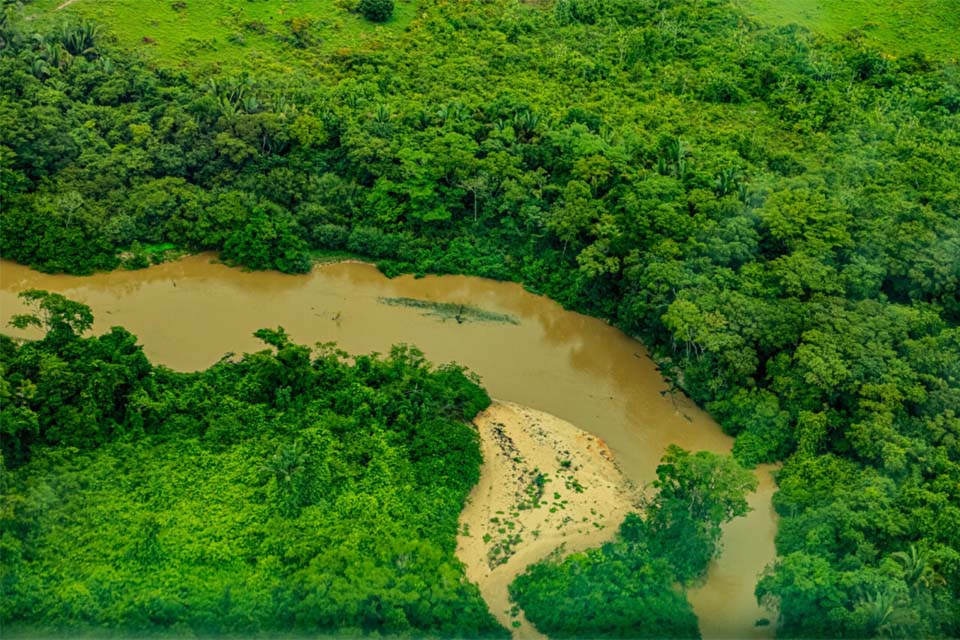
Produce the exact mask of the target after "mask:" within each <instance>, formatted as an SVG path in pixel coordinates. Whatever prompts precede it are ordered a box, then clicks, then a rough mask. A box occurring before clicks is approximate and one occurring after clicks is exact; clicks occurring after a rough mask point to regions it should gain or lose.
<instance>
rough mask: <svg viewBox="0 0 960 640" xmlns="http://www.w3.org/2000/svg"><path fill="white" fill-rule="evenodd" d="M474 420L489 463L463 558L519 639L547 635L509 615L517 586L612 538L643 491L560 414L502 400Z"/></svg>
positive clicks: (469, 513) (473, 497)
mask: <svg viewBox="0 0 960 640" xmlns="http://www.w3.org/2000/svg"><path fill="white" fill-rule="evenodd" d="M474 422H475V424H476V425H477V429H478V430H479V433H480V438H481V449H482V451H483V460H484V462H483V466H482V467H481V471H480V474H481V475H480V482H478V483H477V486H476V487H474V489H473V491H472V492H471V494H470V498H469V500H468V503H467V506H466V508H464V510H463V513H462V514H461V516H460V530H461V535H460V538H459V541H458V546H457V555H458V556H459V557H460V559H461V560H462V561H463V562H464V564H465V565H466V568H467V569H466V573H467V577H468V578H469V579H470V580H472V581H474V582H476V583H477V584H478V585H479V586H480V592H481V593H482V594H483V597H484V599H485V600H486V601H487V604H488V605H489V606H490V610H491V612H493V614H494V615H495V616H496V617H497V619H498V620H499V621H500V622H501V623H502V624H503V625H504V626H506V627H507V628H508V629H511V628H512V629H513V631H514V637H522V638H542V637H543V636H542V635H540V634H538V633H537V631H536V629H535V628H534V627H533V626H532V625H530V624H529V623H528V622H527V621H526V619H525V618H524V617H523V613H522V612H519V613H518V614H517V615H511V603H510V601H509V593H508V591H507V588H508V586H509V585H510V583H511V582H512V581H513V579H514V578H515V577H516V576H517V575H519V574H520V573H522V572H523V570H524V569H526V567H527V566H528V565H530V564H534V563H536V562H537V561H539V560H541V559H543V558H544V557H546V556H547V555H549V554H550V553H551V552H552V551H554V550H555V549H557V548H558V547H559V546H560V545H564V550H565V551H566V552H573V551H579V550H582V549H586V548H589V547H594V546H598V545H600V544H602V543H603V542H605V541H607V540H609V539H610V538H612V537H613V535H614V534H615V533H616V531H617V528H618V527H619V525H620V523H621V521H622V520H623V518H624V517H625V516H626V514H627V513H628V512H629V511H631V510H632V509H633V508H634V505H635V503H636V502H637V500H638V499H639V496H640V493H639V492H638V491H637V490H636V489H635V488H634V487H633V486H632V485H631V484H630V483H629V482H628V481H627V480H626V479H625V478H624V477H623V475H622V474H621V473H620V470H619V469H618V468H617V466H616V464H615V463H614V461H613V455H612V454H611V453H610V450H609V449H608V448H607V446H606V444H604V442H603V441H602V440H600V439H599V438H597V437H595V436H593V435H590V434H589V433H586V432H584V431H582V430H580V429H578V428H577V427H575V426H573V425H572V424H570V423H569V422H566V421H564V420H561V419H559V418H557V417H555V416H552V415H550V414H547V413H543V412H540V411H535V410H533V409H528V408H526V407H521V406H519V405H515V404H511V403H506V402H494V404H492V405H491V406H490V408H489V409H487V410H486V411H484V412H483V413H482V414H480V415H479V416H477V418H476V420H475V421H474ZM514 622H519V623H520V626H519V627H514V626H513V623H514Z"/></svg>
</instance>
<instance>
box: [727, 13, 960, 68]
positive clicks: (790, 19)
mask: <svg viewBox="0 0 960 640" xmlns="http://www.w3.org/2000/svg"><path fill="white" fill-rule="evenodd" d="M742 4H743V7H744V9H745V10H746V12H747V13H748V14H750V15H752V16H754V17H756V18H758V19H760V20H761V21H762V22H765V23H768V24H792V23H796V24H800V25H803V26H805V27H809V28H810V29H813V30H814V31H818V32H820V33H823V34H826V35H829V36H842V35H845V34H847V33H849V32H850V31H852V30H853V29H858V30H859V31H861V32H862V33H863V35H864V38H865V41H866V42H867V43H868V44H872V45H875V46H877V47H879V48H880V49H882V50H883V51H884V52H886V53H888V54H890V55H895V56H902V55H906V54H909V53H912V52H914V51H921V52H923V53H926V54H927V55H930V56H933V57H937V58H941V59H946V60H954V61H956V60H957V59H958V57H960V3H958V2H957V0H742Z"/></svg>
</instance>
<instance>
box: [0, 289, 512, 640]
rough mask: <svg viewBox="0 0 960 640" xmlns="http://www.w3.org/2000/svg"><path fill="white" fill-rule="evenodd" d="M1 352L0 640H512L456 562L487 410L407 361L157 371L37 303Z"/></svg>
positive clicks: (259, 359)
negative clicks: (27, 337) (18, 638)
mask: <svg viewBox="0 0 960 640" xmlns="http://www.w3.org/2000/svg"><path fill="white" fill-rule="evenodd" d="M27 297H28V299H29V300H31V301H32V302H33V303H35V305H36V308H37V313H36V314H33V315H30V316H21V317H20V318H18V319H17V320H19V322H20V323H21V324H26V323H35V324H41V325H42V326H43V328H44V329H45V337H44V338H43V339H42V340H38V341H34V342H24V343H17V342H14V341H13V340H11V339H10V338H8V337H5V336H0V356H2V359H0V372H2V378H0V400H2V415H0V418H2V425H3V427H2V431H0V444H2V452H3V462H4V468H3V469H2V473H3V482H2V488H3V500H2V502H0V554H2V557H3V562H2V563H0V585H2V594H3V597H2V598H0V624H3V626H4V629H5V633H6V632H7V631H11V632H13V631H17V630H18V628H19V627H21V626H26V628H27V629H28V630H30V632H31V633H37V632H41V631H42V632H47V633H49V632H56V631H70V632H71V633H77V632H81V631H85V630H89V631H95V630H98V629H99V630H103V629H111V630H113V631H121V632H128V633H129V632H137V633H143V632H151V631H157V632H159V631H163V630H169V631H173V632H176V633H177V634H184V633H195V634H211V633H215V634H219V633H230V632H234V633H236V632H242V633H245V634H250V633H254V632H260V631H274V632H275V631H287V632H289V631H303V632H310V633H316V632H318V631H329V632H341V633H346V634H347V635H356V634H359V633H371V632H381V633H388V634H409V633H411V632H413V631H416V632H417V634H418V635H423V634H426V635H431V636H441V637H476V636H496V637H504V636H506V635H507V633H506V631H505V630H504V629H503V628H502V627H500V626H499V625H498V624H497V623H496V621H495V620H494V619H493V618H492V616H491V615H490V613H489V611H488V610H487V605H486V603H485V602H484V601H483V600H482V599H481V597H480V593H479V591H478V590H477V587H476V586H475V585H473V584H471V583H469V582H468V581H467V580H466V578H465V576H464V573H463V566H462V564H461V563H460V561H459V560H457V559H456V557H455V556H454V553H453V552H454V548H455V546H456V533H457V518H458V517H459V515H460V511H461V510H462V508H463V503H464V500H465V499H466V495H467V493H468V492H469V490H470V488H471V487H472V486H473V485H474V484H475V483H476V481H477V478H478V475H479V471H478V469H479V465H480V451H479V447H478V444H477V434H476V432H475V431H474V429H473V428H472V427H471V426H470V425H469V424H467V423H466V422H465V421H467V420H469V419H471V418H472V417H473V416H474V415H475V414H476V413H477V412H478V411H480V410H481V409H483V408H485V407H486V406H487V405H488V404H489V402H490V400H489V398H488V397H487V395H486V393H485V392H484V391H483V389H482V388H480V387H479V386H478V385H477V384H476V383H475V382H474V381H473V380H472V379H471V378H470V377H469V376H467V375H465V374H464V372H463V371H462V370H461V369H460V368H458V367H456V366H452V365H451V366H446V367H441V368H438V369H433V368H431V367H430V366H429V365H428V364H427V363H426V362H425V361H424V359H423V354H421V353H420V352H418V351H417V350H415V349H413V348H408V347H395V348H394V349H393V350H392V351H391V353H390V354H389V355H388V356H386V357H377V356H356V357H353V358H347V357H346V354H344V353H342V352H339V351H337V350H335V349H333V348H332V347H331V346H330V345H320V346H319V347H318V348H317V349H315V350H311V349H309V348H307V347H304V346H300V345H297V344H293V343H291V342H290V340H289V339H288V337H287V336H286V334H285V333H284V331H283V330H282V329H278V330H267V329H263V330H260V331H258V332H257V336H258V337H259V338H261V339H262V340H263V341H264V342H265V343H266V344H267V345H268V346H269V347H270V348H269V349H267V350H265V351H261V352H258V353H252V354H246V355H244V356H242V357H240V358H235V359H226V358H225V359H224V360H222V361H221V362H219V363H217V364H216V365H214V366H212V367H211V368H209V369H207V370H206V371H202V372H198V373H191V374H185V373H176V372H173V371H170V370H169V369H165V368H163V367H154V366H153V365H151V363H150V362H149V361H148V360H147V358H146V357H145V356H144V354H143V352H142V350H141V349H140V347H139V346H138V345H137V343H136V337H135V336H133V335H131V334H130V333H128V332H127V331H125V330H123V329H122V328H117V327H115V328H114V329H112V330H111V331H110V332H109V333H106V334H104V335H102V336H99V337H92V338H85V337H82V334H83V333H84V331H86V330H87V329H88V328H89V327H90V325H91V323H92V320H93V317H92V314H91V313H90V309H89V308H87V307H85V306H84V305H81V304H79V303H75V302H71V301H69V300H66V299H65V298H63V297H62V296H60V295H58V294H48V293H45V292H30V293H29V294H28V296H27Z"/></svg>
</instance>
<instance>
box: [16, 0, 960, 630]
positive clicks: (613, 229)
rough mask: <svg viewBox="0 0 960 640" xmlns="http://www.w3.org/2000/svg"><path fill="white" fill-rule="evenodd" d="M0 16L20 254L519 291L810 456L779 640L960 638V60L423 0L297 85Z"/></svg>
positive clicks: (748, 31)
mask: <svg viewBox="0 0 960 640" xmlns="http://www.w3.org/2000/svg"><path fill="white" fill-rule="evenodd" d="M171 10H172V9H171ZM2 20H3V22H2V24H0V46H2V47H3V49H2V52H0V131H2V140H0V182H2V187H0V201H2V202H3V217H2V222H0V252H2V254H3V256H5V257H7V258H12V259H15V260H17V261H19V262H23V263H25V264H29V265H32V266H34V267H36V268H39V269H43V270H47V271H67V272H72V273H88V272H90V271H92V270H97V269H111V268H115V267H118V266H125V267H130V268H135V267H139V266H144V265H146V264H148V263H149V261H150V259H151V258H152V257H154V256H157V255H158V253H156V252H155V251H154V250H155V249H156V248H157V247H158V246H163V245H164V243H168V244H170V245H174V246H176V247H179V248H181V249H186V250H199V249H217V250H220V251H221V252H222V254H221V255H222V256H223V258H224V259H225V260H227V261H230V262H233V263H236V264H239V265H245V266H247V267H251V268H256V269H264V268H277V269H280V270H283V271H290V272H301V271H305V270H307V269H309V268H310V264H311V252H316V251H348V252H351V253H353V254H357V255H361V256H365V257H367V258H371V259H375V260H377V261H378V263H379V264H380V265H381V267H382V268H383V269H384V270H385V271H386V272H387V273H400V272H436V273H447V272H464V273H471V274H476V275H484V276H490V277H494V278H500V279H514V280H518V281H522V282H524V283H525V284H526V285H527V286H528V287H531V288H533V289H535V290H538V291H540V292H543V293H545V294H547V295H549V296H551V297H552V298H554V299H556V300H558V301H559V302H561V303H563V304H565V305H567V306H570V307H573V308H576V309H579V310H582V311H585V312H588V313H591V314H594V315H599V316H602V317H605V318H608V319H610V320H611V321H613V322H616V323H617V324H618V325H619V326H621V327H623V328H624V330H625V331H627V332H628V333H631V334H633V335H636V336H638V337H641V338H642V339H643V340H644V341H645V342H646V343H647V344H648V345H650V347H651V349H652V350H653V351H654V353H655V355H656V356H657V357H658V358H659V359H660V360H661V362H662V363H663V369H664V371H665V372H666V373H667V374H668V375H669V376H671V377H672V378H673V379H674V380H675V381H676V383H677V384H678V385H679V386H681V387H682V388H683V389H684V390H686V391H687V392H688V393H689V394H690V395H691V397H693V398H694V399H695V400H696V401H697V402H698V403H699V404H701V405H703V406H705V407H706V408H707V409H708V410H709V411H710V412H711V413H712V414H713V415H714V416H716V417H717V419H718V420H719V421H720V423H721V424H722V425H723V427H724V429H725V430H727V431H728V432H729V433H730V434H732V435H735V436H736V444H735V450H734V451H735V454H736V456H737V457H738V458H739V460H740V461H741V462H744V463H747V464H752V463H757V462H762V461H773V460H782V461H783V462H784V464H783V468H782V471H781V472H780V473H779V477H778V482H779V492H778V494H777V495H776V498H775V505H776V507H777V510H778V512H779V514H780V516H781V519H780V532H779V535H778V537H777V548H778V552H779V555H780V560H779V561H778V562H777V563H776V565H775V566H773V567H771V568H770V570H769V572H768V573H767V575H765V576H764V577H763V578H762V579H761V580H760V582H759V584H758V587H757V594H758V597H760V598H762V599H764V600H765V601H769V602H771V603H777V604H779V611H780V618H779V620H778V633H779V635H780V636H782V637H790V636H818V637H819V636H870V635H874V634H887V635H897V636H906V637H917V636H958V635H960V605H958V604H957V603H958V602H960V328H958V322H960V113H958V112H960V73H958V71H957V67H956V65H955V64H950V63H947V62H942V61H938V60H936V59H932V58H929V57H927V56H926V55H924V54H922V53H915V54H909V55H903V56H900V57H893V56H891V55H888V54H886V53H883V52H881V51H878V50H876V49H873V48H871V47H870V46H869V45H868V44H866V43H865V42H864V41H863V39H861V38H858V37H857V35H856V34H850V35H849V37H846V38H837V39H824V38H821V37H819V36H816V35H815V34H813V33H811V32H809V31H807V30H805V29H802V28H798V27H794V26H787V27H777V28H767V27H764V26H762V25H760V24H758V23H756V22H754V21H752V20H751V19H749V18H748V17H747V16H746V15H745V14H743V13H742V12H741V11H740V10H739V9H737V8H736V7H735V6H733V5H731V4H730V3H728V2H724V1H721V0H699V1H697V0H659V1H657V2H626V1H625V0H609V1H593V0H554V1H552V2H546V3H535V4H530V5H527V4H519V3H512V2H507V1H506V0H492V1H490V2H483V3H447V2H444V1H442V0H425V1H424V2H422V3H420V14H419V16H418V17H417V18H416V19H414V20H412V22H411V23H410V25H409V28H408V30H407V31H406V32H405V33H403V34H402V35H401V36H398V37H397V38H396V39H394V40H391V46H389V47H386V46H383V45H382V44H381V43H378V41H376V40H368V41H365V42H364V43H362V44H358V45H357V46H356V47H353V48H349V47H348V48H342V49H338V50H336V51H334V52H331V53H328V54H325V55H323V56H315V57H312V58H309V60H310V62H311V65H310V67H309V68H310V69H311V71H306V70H303V69H301V70H300V71H299V72H297V73H287V74H279V73H263V74H250V73H239V72H238V73H234V74H230V73H216V72H215V71H213V70H207V71H203V70H199V71H196V72H192V73H187V72H185V71H183V70H179V69H174V68H170V67H167V66H163V65H159V64H149V65H148V64H146V63H144V62H142V61H140V60H139V59H138V58H137V57H136V56H134V55H132V54H130V53H129V52H127V51H126V50H124V49H121V48H119V47H117V46H115V45H113V44H112V43H111V42H110V41H109V39H108V38H106V37H104V36H103V35H102V31H101V30H100V28H99V27H98V26H97V25H95V24H92V23H87V22H77V21H70V20H63V21H61V22H60V23H57V24H54V25H52V26H51V25H50V24H48V23H45V22H40V21H38V22H31V21H26V20H23V19H22V16H21V13H20V10H19V9H18V8H17V4H16V3H9V2H8V3H6V4H5V13H4V14H3V18H2ZM303 46H304V49H305V50H306V51H309V49H310V46H309V44H304V45H303ZM222 366H223V367H227V368H229V367H228V365H227V364H224V365H222ZM92 402H93V401H92V400H89V402H88V404H89V403H92ZM89 406H91V407H92V406H93V405H92V404H90V405H89ZM89 410H90V411H94V409H93V408H90V409H89ZM113 419H114V420H116V418H113Z"/></svg>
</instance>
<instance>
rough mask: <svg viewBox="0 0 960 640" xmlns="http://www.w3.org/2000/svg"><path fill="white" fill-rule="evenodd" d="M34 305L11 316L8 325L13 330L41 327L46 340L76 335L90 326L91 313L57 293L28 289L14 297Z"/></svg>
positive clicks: (63, 338)
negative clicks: (28, 312) (32, 308)
mask: <svg viewBox="0 0 960 640" xmlns="http://www.w3.org/2000/svg"><path fill="white" fill-rule="evenodd" d="M18 297H19V298H20V299H21V300H23V301H24V302H26V303H27V304H30V305H32V306H33V307H34V309H35V311H34V313H30V314H18V315H15V316H13V319H11V320H10V324H11V325H13V326H14V327H16V328H17V329H25V328H27V327H29V326H35V327H39V328H41V329H43V331H44V332H45V334H46V338H47V339H48V340H50V341H55V342H56V341H62V340H68V339H70V338H74V337H78V336H80V335H82V334H83V333H84V332H86V331H87V330H89V329H90V327H91V326H93V312H92V311H91V310H90V307H88V306H87V305H85V304H82V303H80V302H74V301H73V300H69V299H68V298H66V297H64V296H62V295H60V294H59V293H50V292H48V291H42V290H40V289H28V290H27V291H24V292H22V293H20V295H19V296H18Z"/></svg>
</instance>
